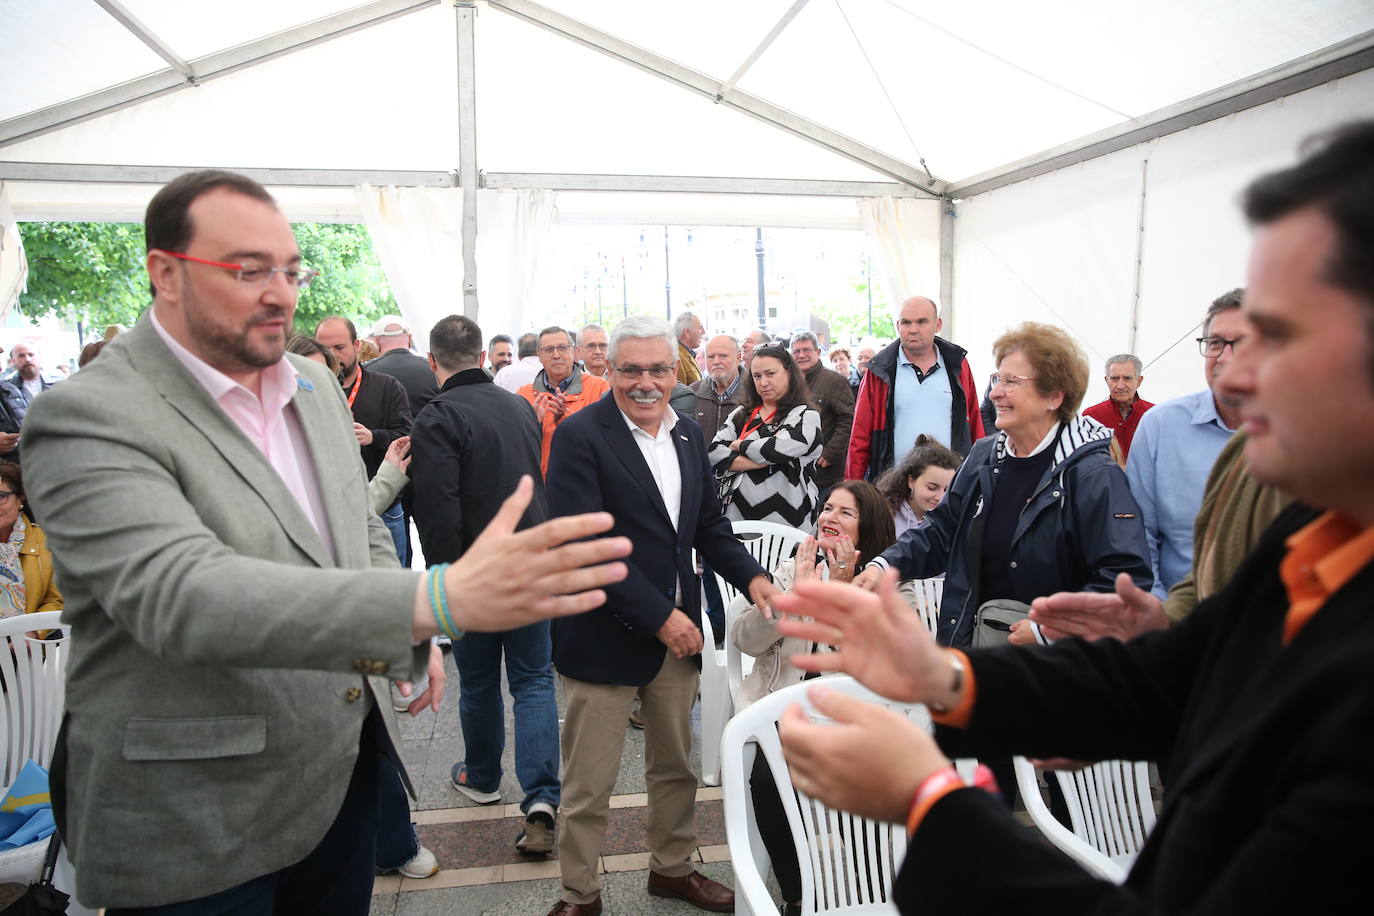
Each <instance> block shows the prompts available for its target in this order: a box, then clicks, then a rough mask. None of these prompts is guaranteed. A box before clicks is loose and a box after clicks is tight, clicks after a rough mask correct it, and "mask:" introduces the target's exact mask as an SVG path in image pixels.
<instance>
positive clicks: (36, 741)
mask: <svg viewBox="0 0 1374 916" xmlns="http://www.w3.org/2000/svg"><path fill="white" fill-rule="evenodd" d="M61 616H62V613H61V612H60V611H45V612H43V613H41V614H20V615H18V616H16V617H6V618H4V619H3V620H0V678H3V679H4V693H3V695H0V735H3V736H4V742H5V746H4V761H3V766H4V772H3V781H4V785H3V786H0V796H3V795H4V793H5V792H7V791H9V787H10V784H11V783H12V782H14V780H15V778H16V777H17V776H18V775H19V771H20V770H22V769H23V768H24V763H25V762H26V761H28V760H33V761H34V762H35V763H37V764H38V765H39V766H41V767H44V768H47V767H48V766H49V765H50V764H51V763H52V753H53V749H54V748H55V747H56V745H57V729H58V727H59V726H60V725H61V724H62V709H63V707H64V705H65V702H66V681H65V679H64V675H65V673H66V670H67V653H68V650H69V647H68V646H67V639H68V634H66V633H65V632H64V635H63V636H61V637H58V638H55V639H33V638H30V637H28V636H26V635H25V633H27V632H28V631H30V630H40V631H41V630H52V629H56V628H58V627H60V626H61V620H60V618H61ZM47 851H48V840H47V839H42V840H38V841H36V842H33V843H29V844H28V845H27V846H20V847H19V848H18V849H9V850H5V851H4V852H0V883H5V882H9V881H15V882H21V883H24V884H28V883H31V882H33V881H36V880H38V874H39V872H40V871H42V869H43V858H44V856H45V855H46V854H47Z"/></svg>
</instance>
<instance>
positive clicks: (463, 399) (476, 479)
mask: <svg viewBox="0 0 1374 916" xmlns="http://www.w3.org/2000/svg"><path fill="white" fill-rule="evenodd" d="M542 438H543V433H542V432H541V430H540V427H539V421H538V420H537V419H536V418H535V415H534V408H533V407H531V406H530V405H529V402H528V401H526V400H525V399H524V398H522V397H520V396H519V395H515V394H511V393H510V392H509V391H506V390H505V389H504V388H498V387H496V386H495V385H493V384H492V382H491V377H490V376H488V375H487V374H486V373H485V372H484V371H482V370H481V369H466V370H464V371H462V372H459V373H456V374H454V375H452V376H450V377H449V379H448V381H446V382H444V387H443V388H441V389H440V390H439V393H438V394H437V395H435V397H434V398H433V399H432V400H431V401H430V402H429V403H428V404H426V405H425V406H424V408H423V409H422V410H421V411H420V414H419V416H417V417H416V418H415V424H414V426H413V427H412V428H411V431H410V453H411V462H410V480H411V484H412V486H414V488H415V513H414V515H415V527H416V529H417V530H418V531H419V532H420V545H421V547H422V548H423V549H424V553H425V560H426V562H428V563H451V562H453V561H454V560H456V559H458V558H459V557H461V556H462V555H463V553H464V552H465V551H466V550H467V549H468V547H469V546H470V545H471V544H472V542H473V541H474V540H476V538H477V536H478V535H479V534H481V533H482V529H483V528H485V527H486V526H487V522H489V521H491V518H492V516H493V515H495V514H496V510H497V509H499V508H501V503H502V501H503V500H505V498H506V497H507V496H509V495H510V494H511V493H512V492H514V491H515V487H516V484H518V483H519V482H520V476H521V475H522V474H528V475H530V477H532V478H533V479H534V498H533V499H531V500H530V504H529V507H528V508H527V509H526V510H525V515H524V517H523V518H521V520H520V525H519V527H520V528H527V527H529V526H530V525H537V524H539V523H540V522H542V521H544V520H545V519H546V518H548V516H549V510H548V504H547V502H546V500H545V497H544V478H543V475H542V474H540V472H539V450H540V445H541V442H542Z"/></svg>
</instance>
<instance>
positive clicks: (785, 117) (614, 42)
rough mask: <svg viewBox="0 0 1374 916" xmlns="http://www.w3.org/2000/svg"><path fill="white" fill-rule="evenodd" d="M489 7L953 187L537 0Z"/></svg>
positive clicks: (895, 173)
mask: <svg viewBox="0 0 1374 916" xmlns="http://www.w3.org/2000/svg"><path fill="white" fill-rule="evenodd" d="M487 5H488V6H489V7H491V8H492V9H496V10H501V11H502V12H505V13H509V14H510V15H512V16H514V17H516V18H517V19H523V20H524V21H526V22H529V23H531V24H533V25H537V26H539V27H540V28H543V29H547V30H548V31H550V32H553V33H554V34H555V35H559V36H561V37H563V38H566V39H568V40H570V41H575V42H577V43H578V44H580V45H583V46H584V47H588V48H591V49H592V50H593V51H598V52H600V53H602V54H605V55H606V56H607V57H611V58H613V59H615V60H619V61H621V62H622V63H626V64H629V65H631V66H633V67H638V68H639V69H640V70H643V71H644V72H646V73H650V74H652V75H654V76H657V77H660V78H661V79H664V80H667V81H668V82H670V83H672V84H674V85H676V86H679V87H681V88H683V89H688V90H690V91H692V92H695V93H697V94H698V95H702V96H705V97H706V98H708V99H710V100H711V101H713V102H716V103H718V104H720V105H725V106H727V107H729V108H733V109H735V110H736V111H739V112H743V113H744V114H747V115H749V116H750V117H753V118H757V119H758V120H760V121H762V122H764V123H765V124H771V125H772V126H774V127H777V128H779V129H781V130H784V131H787V132H788V133H790V134H792V135H794V136H797V137H800V138H802V139H803V140H807V141H809V142H811V143H814V144H816V145H817V146H819V147H821V148H822V149H826V150H829V151H830V152H832V153H836V154H838V155H840V156H843V157H845V158H846V159H849V160H851V161H853V162H857V163H859V164H860V165H863V166H865V167H867V168H870V169H873V170H874V171H875V172H878V173H880V174H882V175H886V176H888V177H889V178H892V179H893V180H895V181H900V182H902V183H904V184H909V185H912V186H913V187H917V188H922V189H924V190H926V191H929V192H933V193H934V194H936V195H939V194H942V193H943V192H944V190H945V188H946V187H947V184H946V182H943V181H938V180H937V181H934V182H932V181H931V180H930V178H929V177H928V176H927V175H926V173H925V170H924V169H921V168H918V167H916V166H913V165H911V164H910V163H908V162H903V161H902V160H900V159H897V158H896V157H894V156H889V155H888V154H887V153H884V152H881V151H879V150H876V149H874V148H873V147H871V146H868V145H867V144H864V143H860V142H859V141H858V140H855V139H854V138H853V137H847V136H845V135H844V134H842V133H840V132H839V131H835V130H831V129H830V128H828V127H825V126H824V125H821V124H818V123H816V122H815V121H812V120H810V119H809V118H804V117H802V116H801V115H798V114H796V113H795V112H791V111H788V110H787V109H785V108H782V107H780V106H778V105H774V104H773V103H772V102H769V101H766V100H765V99H761V98H759V97H758V96H756V95H751V94H750V93H747V92H742V91H740V90H739V89H731V90H730V91H729V92H728V93H725V94H724V95H723V96H721V97H720V98H717V94H718V93H719V91H720V88H721V82H720V80H718V79H715V78H714V77H711V76H708V75H706V74H705V73H702V72H700V71H698V70H693V69H692V68H691V67H686V66H683V65H682V64H679V63H677V62H676V61H673V60H669V59H668V58H666V57H663V56H661V55H658V54H655V53H653V52H652V51H649V50H647V49H645V48H642V47H640V46H639V45H636V44H633V43H631V42H628V41H625V40H624V39H621V38H617V37H615V36H614V35H611V34H610V33H608V32H603V31H601V30H600V29H598V28H595V27H593V26H590V25H587V24H586V23H583V22H579V21H578V20H576V19H573V18H571V17H569V16H564V15H563V14H561V13H556V12H554V11H553V10H550V9H548V8H546V7H543V6H540V5H539V4H538V3H534V2H532V0H487Z"/></svg>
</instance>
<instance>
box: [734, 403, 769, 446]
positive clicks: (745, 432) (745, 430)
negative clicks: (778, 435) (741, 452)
mask: <svg viewBox="0 0 1374 916" xmlns="http://www.w3.org/2000/svg"><path fill="white" fill-rule="evenodd" d="M761 410H763V405H762V404H760V405H759V406H758V407H755V408H754V409H753V410H752V411H751V412H750V414H749V417H748V418H747V419H746V420H745V421H744V426H743V427H742V428H741V429H740V432H739V437H740V438H741V439H745V438H748V436H749V434H750V433H752V432H755V431H757V430H759V429H762V428H763V427H764V426H766V425H767V424H769V423H772V422H773V421H774V420H776V419H777V418H778V412H777V411H776V410H774V411H773V413H772V415H771V416H769V417H768V419H766V420H765V419H764V418H763V417H761V416H759V412H760V411H761ZM756 419H757V420H758V423H757V424H755V425H754V426H750V425H749V424H750V423H753V422H754V421H755V420H756Z"/></svg>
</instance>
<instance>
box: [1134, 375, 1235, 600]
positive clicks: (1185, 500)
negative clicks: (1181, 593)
mask: <svg viewBox="0 0 1374 916" xmlns="http://www.w3.org/2000/svg"><path fill="white" fill-rule="evenodd" d="M1233 432H1234V430H1232V429H1229V428H1227V426H1226V424H1224V423H1222V422H1221V417H1219V416H1217V408H1216V403H1215V402H1214V401H1213V400H1212V392H1211V391H1210V390H1207V389H1203V390H1202V391H1197V392H1194V393H1193V394H1185V395H1184V396H1183V397H1181V398H1174V399H1173V400H1172V401H1165V402H1164V403H1163V404H1157V405H1155V406H1154V407H1153V408H1151V409H1150V412H1149V413H1147V414H1145V416H1144V417H1142V418H1141V420H1140V425H1139V426H1138V427H1136V431H1135V439H1134V440H1132V442H1131V455H1130V459H1129V460H1128V461H1127V462H1126V480H1127V481H1128V482H1129V483H1130V485H1131V495H1133V496H1134V497H1135V500H1136V502H1138V503H1139V504H1140V512H1141V515H1142V517H1143V521H1144V522H1145V540H1146V541H1147V542H1148V543H1149V545H1150V565H1151V566H1153V567H1154V572H1155V585H1154V588H1153V589H1152V591H1153V592H1154V594H1155V595H1156V596H1157V597H1159V598H1160V599H1161V600H1162V599H1163V598H1164V597H1165V596H1166V595H1167V594H1168V593H1169V588H1170V587H1171V586H1172V585H1173V584H1174V583H1175V582H1177V581H1178V580H1180V579H1182V578H1183V577H1184V576H1186V575H1188V572H1189V571H1190V570H1191V569H1192V568H1193V522H1194V521H1195V520H1196V519H1197V514H1198V511H1199V510H1200V509H1201V508H1202V493H1203V490H1204V489H1205V488H1206V486H1207V475H1208V474H1209V473H1211V470H1212V465H1213V463H1215V462H1216V460H1217V455H1218V454H1219V453H1220V452H1221V450H1222V448H1224V447H1225V445H1226V443H1227V441H1228V440H1229V439H1230V438H1231V434H1232V433H1233Z"/></svg>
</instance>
